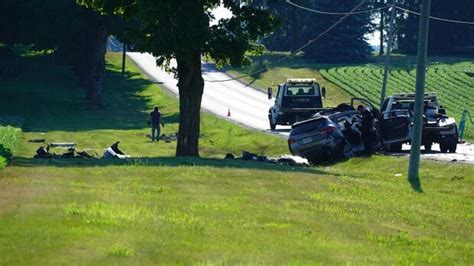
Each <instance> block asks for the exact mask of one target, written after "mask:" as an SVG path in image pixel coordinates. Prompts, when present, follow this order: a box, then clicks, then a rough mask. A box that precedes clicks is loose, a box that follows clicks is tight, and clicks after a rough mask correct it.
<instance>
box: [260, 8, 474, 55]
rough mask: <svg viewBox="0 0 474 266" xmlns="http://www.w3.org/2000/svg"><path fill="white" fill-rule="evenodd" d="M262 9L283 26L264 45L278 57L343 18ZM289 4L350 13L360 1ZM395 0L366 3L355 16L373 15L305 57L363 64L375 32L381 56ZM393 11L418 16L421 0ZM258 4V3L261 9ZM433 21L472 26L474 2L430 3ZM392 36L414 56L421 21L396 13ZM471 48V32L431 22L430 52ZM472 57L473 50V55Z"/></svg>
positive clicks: (354, 20) (355, 20)
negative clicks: (377, 35)
mask: <svg viewBox="0 0 474 266" xmlns="http://www.w3.org/2000/svg"><path fill="white" fill-rule="evenodd" d="M260 2H265V4H266V6H267V7H268V8H269V9H270V10H271V11H272V12H274V13H275V14H276V15H277V17H278V18H279V19H280V20H281V26H280V27H279V28H277V29H276V30H275V31H274V32H273V33H272V34H271V35H269V36H267V37H265V38H264V39H263V43H264V44H265V46H266V47H267V48H269V49H271V50H276V51H294V50H296V49H298V48H299V47H300V46H301V45H303V44H305V43H306V42H307V41H308V40H311V39H312V38H314V37H315V36H317V35H318V34H319V33H321V32H323V31H324V30H326V29H327V28H328V27H329V26H330V25H332V24H334V23H335V22H336V21H338V20H339V19H340V18H341V17H342V15H330V14H320V13H315V12H310V11H308V10H304V9H302V8H299V7H296V6H293V5H290V4H288V3H286V2H285V1H278V2H270V3H268V4H267V3H266V1H265V0H261V1H260ZM292 2H293V3H295V4H297V5H300V6H303V7H306V8H308V9H313V10H320V11H330V12H348V11H349V10H350V8H351V7H354V6H356V5H357V4H359V3H360V2H361V1H360V0H292ZM393 3H394V1H393V0H367V1H365V3H364V5H363V6H362V7H361V8H360V9H359V10H373V12H367V13H361V14H356V15H352V16H350V17H348V18H347V19H345V20H344V21H343V22H342V23H341V24H340V25H338V27H336V28H335V29H333V30H332V31H331V32H329V33H328V34H326V35H325V36H323V37H322V38H321V39H320V40H319V41H317V42H315V43H313V44H312V45H311V46H308V47H307V48H305V49H304V50H303V51H304V56H305V57H307V58H311V59H316V60H318V61H333V62H347V61H357V60H364V59H366V58H367V57H368V56H370V54H371V49H370V47H369V45H368V44H367V40H366V37H365V36H366V35H367V34H368V33H372V32H374V31H375V30H378V31H379V32H380V51H379V54H383V47H384V44H385V43H386V41H387V36H386V35H384V32H388V27H389V23H388V22H389V19H390V12H389V9H388V8H384V9H381V10H380V9H378V8H382V7H387V6H388V5H391V4H393ZM396 3H397V5H398V6H400V7H404V8H406V9H409V10H412V11H415V12H419V11H420V4H421V1H420V0H397V1H396ZM260 4H262V3H260ZM431 13H432V15H434V16H438V17H444V18H453V19H455V20H461V21H472V20H473V19H472V14H474V1H472V0H455V1H446V0H433V2H432V11H431ZM396 14H397V16H396V24H395V36H396V41H397V44H398V49H399V51H400V52H403V53H411V54H413V53H416V47H417V33H418V24H419V16H418V15H416V14H410V13H405V12H402V11H400V10H397V13H396ZM469 46H471V49H472V46H474V26H473V25H468V24H459V23H449V22H444V21H437V20H431V23H430V35H429V52H430V53H431V54H434V53H438V54H440V53H443V54H447V53H453V52H459V51H463V49H466V48H469ZM471 51H472V50H471Z"/></svg>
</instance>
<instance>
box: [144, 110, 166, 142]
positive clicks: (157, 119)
mask: <svg viewBox="0 0 474 266" xmlns="http://www.w3.org/2000/svg"><path fill="white" fill-rule="evenodd" d="M148 124H149V125H150V126H151V141H152V142H155V140H156V141H160V124H161V126H162V127H165V124H164V123H163V120H162V119H161V113H160V110H159V109H158V107H155V109H153V112H151V113H150V120H149V121H148Z"/></svg>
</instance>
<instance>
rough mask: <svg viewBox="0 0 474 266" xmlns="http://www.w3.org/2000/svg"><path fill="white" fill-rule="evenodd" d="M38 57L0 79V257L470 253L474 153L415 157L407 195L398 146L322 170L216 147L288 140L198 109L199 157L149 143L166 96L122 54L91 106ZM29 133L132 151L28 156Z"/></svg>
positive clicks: (229, 259)
mask: <svg viewBox="0 0 474 266" xmlns="http://www.w3.org/2000/svg"><path fill="white" fill-rule="evenodd" d="M31 60H37V59H36V58H32V59H31ZM42 60H44V58H43V59H42ZM42 60H40V61H39V62H37V63H38V65H37V66H36V67H33V68H32V69H30V71H32V72H28V73H29V74H26V75H27V76H24V77H22V80H21V81H19V82H18V83H15V84H13V83H12V84H9V87H3V86H4V85H5V84H1V85H2V89H1V90H0V94H2V95H0V96H1V97H0V99H2V100H0V101H2V104H1V105H0V109H1V108H4V106H5V105H7V106H8V105H9V106H8V108H9V110H10V111H11V110H16V111H17V115H22V117H24V118H25V124H24V128H25V129H26V130H25V131H26V132H25V133H23V134H22V137H21V140H20V145H19V149H18V150H17V152H16V153H15V158H14V159H13V160H12V164H11V165H9V166H8V167H7V168H6V169H4V170H3V171H1V172H0V202H1V203H2V204H1V205H0V236H1V237H0V254H2V256H0V264H1V265H10V264H35V265H38V264H39V265H41V264H48V265H49V264H99V265H116V264H145V265H146V264H150V265H155V264H157V263H160V264H314V263H322V264H343V263H344V264H348V263H351V264H428V263H432V264H466V265H467V264H469V262H470V261H473V260H474V254H473V250H474V246H473V243H472V232H473V231H474V230H473V229H474V228H473V224H472V213H473V211H474V207H473V206H474V204H472V203H473V199H474V198H473V195H472V189H473V182H474V176H473V174H472V173H473V166H471V165H463V164H448V163H435V162H427V161H423V162H422V169H421V176H422V185H423V190H424V193H415V192H413V190H412V189H411V188H410V186H409V184H408V182H407V181H406V177H405V169H406V166H407V159H406V158H396V157H381V156H373V157H371V158H354V159H351V160H349V161H347V162H344V163H341V164H338V165H333V166H327V167H320V168H291V167H285V166H278V165H271V164H261V163H251V162H249V163H246V162H239V161H234V160H222V159H216V158H215V157H220V156H221V155H222V154H223V153H224V152H227V151H232V149H235V150H239V149H241V148H244V149H249V150H255V147H256V145H257V144H259V145H264V143H265V141H267V143H268V144H267V145H265V146H263V147H264V148H265V149H266V153H267V154H278V153H279V152H280V151H286V146H285V144H284V140H282V139H279V138H272V137H271V136H267V135H262V134H260V133H258V132H254V131H250V130H247V129H241V128H239V127H237V126H236V125H234V124H232V123H228V122H226V121H223V120H221V119H217V118H214V117H212V116H210V115H207V114H204V115H203V122H202V125H203V136H202V142H201V144H202V145H201V153H202V154H206V155H209V157H210V158H206V159H194V158H174V157H171V156H172V155H173V154H174V144H173V143H171V144H170V143H167V144H165V143H158V144H156V143H153V144H152V143H151V142H149V140H148V139H147V138H146V136H145V135H146V134H147V131H148V129H147V128H146V126H145V125H146V118H147V112H148V110H150V109H151V107H152V106H154V105H158V106H160V107H162V110H163V113H164V115H165V122H166V123H167V126H166V128H165V133H167V134H168V133H172V132H174V131H175V130H176V128H177V124H176V122H177V119H176V117H177V116H176V110H177V109H176V107H177V105H176V100H175V99H174V98H173V97H169V96H167V95H166V94H165V93H164V92H163V91H161V90H160V89H159V88H158V87H157V86H156V85H155V84H151V83H149V82H148V81H146V80H145V79H143V78H142V76H141V74H140V73H139V72H138V71H137V69H136V68H135V66H133V65H131V64H129V65H128V66H127V70H128V72H127V77H128V78H127V80H124V81H122V80H120V78H119V75H118V72H117V71H118V66H119V65H120V59H119V57H118V56H117V55H109V56H108V63H109V65H108V69H109V72H108V76H107V80H106V87H105V89H106V95H108V97H107V104H108V105H107V106H108V107H107V109H106V110H103V111H96V110H88V109H85V108H83V107H82V106H84V105H83V103H84V101H83V99H82V95H83V92H82V91H81V90H80V89H79V88H77V87H76V86H75V85H74V79H73V77H72V76H68V75H69V72H68V70H67V69H63V68H62V67H59V66H56V65H51V64H46V63H47V62H46V63H45V62H44V61H42ZM47 60H49V59H47ZM42 69H45V71H44V72H41V70H42ZM36 72H39V74H35V73H36ZM67 77H69V78H67ZM32 79H33V80H32ZM46 90H47V93H46ZM5 94H8V95H10V97H15V99H18V101H16V104H13V103H10V102H9V101H5V100H3V99H11V98H5V97H4V95H5ZM30 97H31V98H30ZM61 97H62V98H61ZM16 105H19V106H16ZM40 133H45V134H44V135H40ZM229 134H230V135H231V136H232V137H229ZM40 136H44V138H46V139H47V140H46V141H47V142H49V141H71V140H72V141H75V142H76V143H77V144H78V148H80V149H81V148H82V149H84V148H89V149H92V150H93V151H96V152H100V151H102V149H103V148H104V147H106V146H108V145H109V144H110V143H112V142H113V141H115V140H116V139H119V140H122V142H123V147H122V148H123V150H124V151H126V152H127V153H130V154H132V155H135V158H134V159H132V160H129V161H107V160H85V159H84V160H83V159H77V160H67V159H33V158H31V157H32V155H33V153H34V149H35V148H36V147H37V146H38V144H34V143H30V142H28V140H30V139H33V138H38V137H40ZM256 142H257V143H256ZM228 147H230V148H228ZM213 157H214V158H213Z"/></svg>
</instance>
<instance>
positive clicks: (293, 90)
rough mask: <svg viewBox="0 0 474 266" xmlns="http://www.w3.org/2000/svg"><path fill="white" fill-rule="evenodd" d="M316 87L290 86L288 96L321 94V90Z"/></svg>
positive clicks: (287, 90) (287, 89) (287, 91)
mask: <svg viewBox="0 0 474 266" xmlns="http://www.w3.org/2000/svg"><path fill="white" fill-rule="evenodd" d="M316 88H317V87H316ZM316 88H315V87H314V86H288V87H287V88H286V96H319V90H317V89H316Z"/></svg>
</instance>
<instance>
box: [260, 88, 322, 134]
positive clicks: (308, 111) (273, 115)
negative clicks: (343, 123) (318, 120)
mask: <svg viewBox="0 0 474 266" xmlns="http://www.w3.org/2000/svg"><path fill="white" fill-rule="evenodd" d="M272 95H273V91H272V88H271V87H269V88H268V99H269V100H271V99H272ZM325 97H326V88H324V87H322V88H321V87H320V86H319V84H318V83H317V82H316V80H315V79H288V80H287V81H286V82H285V83H282V84H280V85H278V87H277V93H276V97H275V103H274V105H273V106H272V107H271V108H270V109H269V110H268V120H269V122H270V129H271V130H272V131H273V130H275V129H276V126H277V125H293V124H294V123H295V122H298V121H301V120H305V119H308V118H310V117H311V116H312V115H314V114H316V113H317V112H320V111H322V110H324V108H323V101H322V100H323V99H324V98H325Z"/></svg>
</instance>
